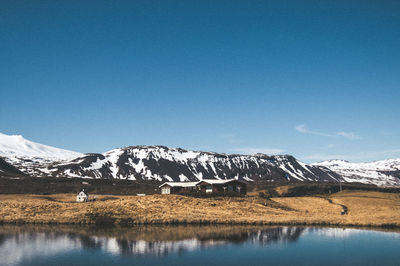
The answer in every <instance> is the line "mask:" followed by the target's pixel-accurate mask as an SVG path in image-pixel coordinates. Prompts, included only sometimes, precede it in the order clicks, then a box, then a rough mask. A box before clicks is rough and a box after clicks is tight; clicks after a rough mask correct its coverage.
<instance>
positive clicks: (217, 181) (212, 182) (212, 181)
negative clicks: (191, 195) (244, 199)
mask: <svg viewBox="0 0 400 266" xmlns="http://www.w3.org/2000/svg"><path fill="white" fill-rule="evenodd" d="M232 181H237V182H240V183H243V184H246V182H244V181H242V180H237V179H233V178H232V179H203V180H200V181H199V182H198V183H200V182H206V183H208V184H210V185H217V184H218V185H219V184H226V183H229V182H232Z"/></svg>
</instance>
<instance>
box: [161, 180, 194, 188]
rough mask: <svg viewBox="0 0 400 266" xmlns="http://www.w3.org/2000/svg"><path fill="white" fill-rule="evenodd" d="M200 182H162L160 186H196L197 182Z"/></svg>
mask: <svg viewBox="0 0 400 266" xmlns="http://www.w3.org/2000/svg"><path fill="white" fill-rule="evenodd" d="M197 183H199V182H198V181H196V182H165V183H163V184H161V185H160V186H159V187H162V186H165V185H168V186H170V187H194V186H196V184H197Z"/></svg>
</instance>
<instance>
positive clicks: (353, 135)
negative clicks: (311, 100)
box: [295, 124, 360, 140]
mask: <svg viewBox="0 0 400 266" xmlns="http://www.w3.org/2000/svg"><path fill="white" fill-rule="evenodd" d="M295 129H296V131H298V132H300V133H302V134H310V135H317V136H322V137H335V136H339V137H344V138H346V139H351V140H354V139H360V136H359V135H357V134H356V133H354V132H345V131H339V132H336V133H332V134H331V133H325V132H319V131H314V130H310V129H309V128H308V127H307V126H306V125H304V124H302V125H298V126H296V127H295Z"/></svg>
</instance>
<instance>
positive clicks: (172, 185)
mask: <svg viewBox="0 0 400 266" xmlns="http://www.w3.org/2000/svg"><path fill="white" fill-rule="evenodd" d="M197 183H198V182H165V183H164V184H162V185H161V186H160V188H161V194H176V193H182V192H190V191H193V190H195V189H196V184H197Z"/></svg>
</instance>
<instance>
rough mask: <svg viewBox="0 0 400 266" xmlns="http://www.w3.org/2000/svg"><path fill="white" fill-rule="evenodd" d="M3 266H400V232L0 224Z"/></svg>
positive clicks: (327, 229) (280, 228) (304, 228)
mask: <svg viewBox="0 0 400 266" xmlns="http://www.w3.org/2000/svg"><path fill="white" fill-rule="evenodd" d="M0 264H1V265H207V266H209V265H219V266H221V265H400V233H399V232H385V231H371V230H361V229H348V228H317V227H251V226H234V227H228V226H203V227H199V226H176V227H167V226H159V227H136V228H96V227H94V228H90V227H64V226H53V227H49V226H9V225H4V226H0Z"/></svg>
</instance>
